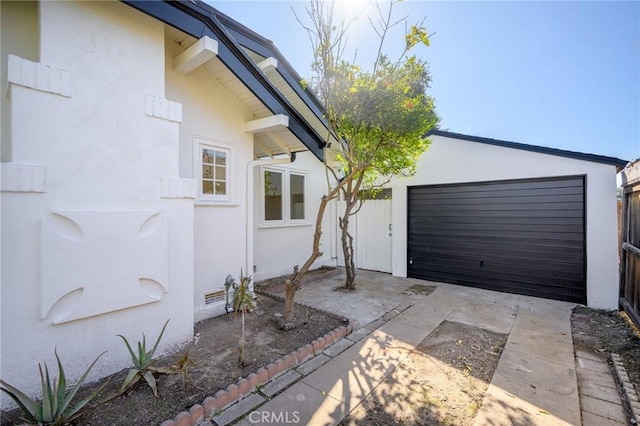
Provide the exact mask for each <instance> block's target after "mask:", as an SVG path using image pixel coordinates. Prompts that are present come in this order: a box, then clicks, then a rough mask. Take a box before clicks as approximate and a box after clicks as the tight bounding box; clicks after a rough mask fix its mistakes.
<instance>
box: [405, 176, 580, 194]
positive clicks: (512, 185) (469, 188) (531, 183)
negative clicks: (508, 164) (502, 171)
mask: <svg viewBox="0 0 640 426" xmlns="http://www.w3.org/2000/svg"><path fill="white" fill-rule="evenodd" d="M580 179H581V177H576V178H568V179H564V178H563V179H555V178H549V179H541V180H536V179H531V180H521V181H516V180H511V181H494V182H478V183H463V184H450V185H449V184H445V185H437V186H436V185H434V186H424V187H413V188H412V190H414V191H415V193H416V194H420V193H424V194H460V193H467V192H478V191H491V192H495V191H523V192H526V191H528V190H537V189H548V190H549V191H551V192H553V191H554V190H557V189H558V188H583V184H582V182H581V181H580Z"/></svg>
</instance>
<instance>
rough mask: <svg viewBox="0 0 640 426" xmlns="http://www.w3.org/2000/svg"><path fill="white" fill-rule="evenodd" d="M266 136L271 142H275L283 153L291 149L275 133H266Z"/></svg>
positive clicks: (289, 151) (287, 152)
mask: <svg viewBox="0 0 640 426" xmlns="http://www.w3.org/2000/svg"><path fill="white" fill-rule="evenodd" d="M266 136H267V138H268V139H269V140H270V141H271V142H273V143H274V144H276V145H277V146H278V148H280V149H281V150H282V152H284V153H285V154H289V153H291V149H290V148H289V147H288V146H287V144H285V143H284V141H283V140H282V138H281V137H280V136H278V135H277V134H275V133H267V135H266Z"/></svg>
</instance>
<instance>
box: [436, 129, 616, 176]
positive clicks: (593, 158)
mask: <svg viewBox="0 0 640 426" xmlns="http://www.w3.org/2000/svg"><path fill="white" fill-rule="evenodd" d="M431 135H433V136H442V137H447V138H451V139H459V140H465V141H470V142H479V143H484V144H488V145H495V146H500V147H503V148H512V149H520V150H523V151H530V152H537V153H540V154H548V155H555V156H558V157H566V158H571V159H574V160H582V161H590V162H592V163H601V164H608V165H610V166H615V167H616V172H619V171H620V170H622V169H623V168H624V167H625V166H626V165H627V163H628V161H626V160H622V159H620V158H615V157H607V156H605V155H597V154H586V153H583V152H576V151H567V150H563V149H557V148H549V147H545V146H538V145H528V144H524V143H519V142H509V141H503V140H498V139H491V138H483V137H480V136H470V135H463V134H461V133H454V132H448V131H445V130H438V129H434V130H431V131H430V132H429V133H427V135H426V136H431Z"/></svg>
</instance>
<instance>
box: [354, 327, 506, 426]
mask: <svg viewBox="0 0 640 426" xmlns="http://www.w3.org/2000/svg"><path fill="white" fill-rule="evenodd" d="M506 341H507V335H505V334H497V333H493V332H490V331H487V330H482V329H480V328H477V327H473V326H469V325H465V324H460V323H456V322H449V321H444V322H443V323H442V324H440V325H439V326H438V328H436V329H435V330H434V331H433V332H432V333H431V334H430V335H429V336H428V337H427V338H426V339H425V340H423V341H422V343H420V345H418V346H417V348H416V350H415V351H413V352H412V353H411V354H410V355H409V356H408V357H407V358H406V359H405V360H404V361H403V362H402V363H401V364H400V365H399V366H398V368H396V369H395V370H394V371H393V373H391V374H390V375H389V376H388V377H387V378H386V379H385V380H384V381H383V382H382V383H381V384H380V385H379V386H378V387H376V389H375V391H374V392H372V393H371V394H370V395H369V396H368V397H367V398H366V399H365V400H364V401H363V402H362V404H360V405H359V406H358V407H357V408H356V409H355V410H354V411H352V412H351V414H350V415H349V416H348V417H347V418H345V419H344V420H343V421H342V423H341V424H342V425H345V426H346V425H362V426H365V425H367V426H369V425H380V426H383V425H469V424H472V423H473V418H474V417H475V415H476V413H477V411H478V408H479V407H480V403H481V402H482V399H483V398H484V393H485V391H486V389H487V387H488V386H489V382H490V381H491V376H492V375H493V372H494V370H495V368H496V366H497V365H498V359H499V358H500V354H501V352H502V349H503V348H504V345H505V343H506ZM461 390H462V391H461Z"/></svg>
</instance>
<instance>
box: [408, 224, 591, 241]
mask: <svg viewBox="0 0 640 426" xmlns="http://www.w3.org/2000/svg"><path fill="white" fill-rule="evenodd" d="M416 228H417V229H416V235H421V236H424V237H431V236H436V237H437V236H439V235H441V234H442V232H447V234H449V235H450V236H451V238H470V239H473V238H491V237H493V236H494V235H496V233H500V235H502V237H503V238H523V239H536V240H561V241H563V240H571V241H582V240H583V237H582V235H581V234H577V233H575V232H561V231H558V232H545V231H542V230H541V231H539V232H535V231H529V232H527V231H524V232H522V231H516V230H513V229H504V228H503V229H500V228H498V227H492V228H486V229H446V228H442V229H435V228H434V227H432V228H426V229H425V228H419V230H418V227H416Z"/></svg>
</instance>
